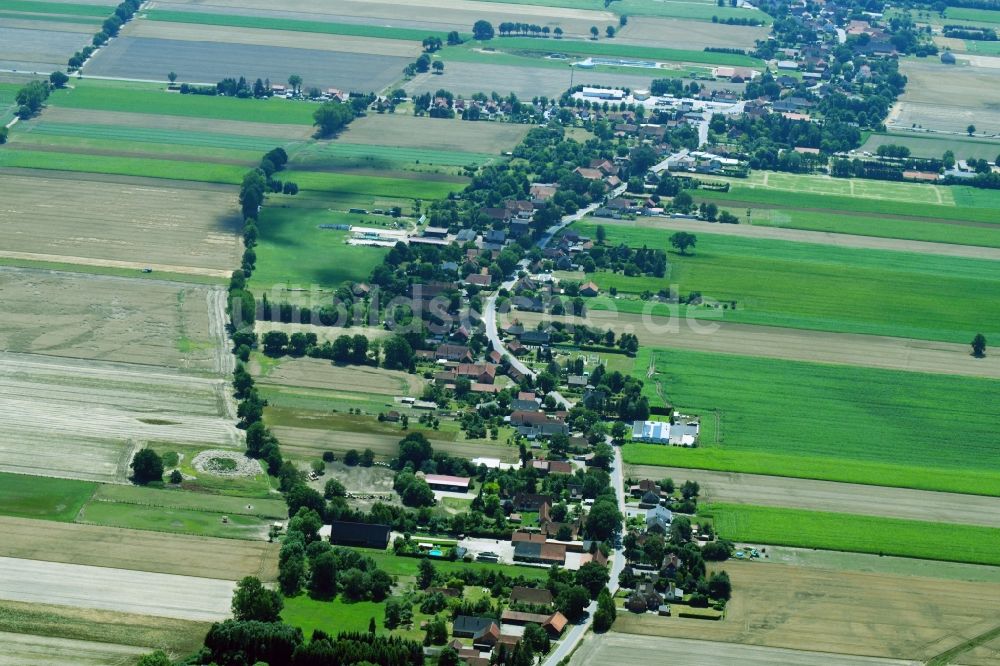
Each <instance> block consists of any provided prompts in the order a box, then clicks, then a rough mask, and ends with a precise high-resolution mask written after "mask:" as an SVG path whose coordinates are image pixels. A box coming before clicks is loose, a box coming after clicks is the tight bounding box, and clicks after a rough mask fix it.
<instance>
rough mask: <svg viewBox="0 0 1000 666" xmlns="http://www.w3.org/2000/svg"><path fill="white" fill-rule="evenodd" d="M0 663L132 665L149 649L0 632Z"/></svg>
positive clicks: (22, 665)
mask: <svg viewBox="0 0 1000 666" xmlns="http://www.w3.org/2000/svg"><path fill="white" fill-rule="evenodd" d="M0 644H2V645H3V654H2V655H0V666H7V665H8V664H9V665H10V666H15V665H16V666H109V665H110V666H117V665H119V664H121V665H123V666H124V665H125V664H132V663H135V660H136V659H137V658H138V657H140V656H141V655H143V654H145V653H147V652H150V651H151V650H152V649H151V648H149V649H147V648H141V647H134V646H131V645H115V644H113V643H97V642H94V641H78V640H72V639H68V638H51V637H49V636H33V635H31V634H9V633H6V632H0Z"/></svg>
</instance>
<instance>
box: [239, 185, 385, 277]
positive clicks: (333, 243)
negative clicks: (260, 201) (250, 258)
mask: <svg viewBox="0 0 1000 666" xmlns="http://www.w3.org/2000/svg"><path fill="white" fill-rule="evenodd" d="M324 175H327V176H329V175H331V174H324ZM286 179H287V180H295V181H297V182H299V184H300V186H301V184H302V180H301V176H300V174H296V175H295V176H291V177H286ZM363 180H364V178H363V177H352V180H351V182H352V184H356V185H359V186H363V183H359V182H357V181H363ZM373 180H378V179H373ZM362 189H363V187H362ZM379 189H381V188H379ZM390 193H391V190H390ZM260 222H261V223H260V225H258V226H259V229H260V237H259V240H258V244H257V247H256V248H255V250H256V252H257V269H256V270H255V271H254V274H253V277H252V278H251V286H252V287H253V288H254V289H267V288H270V287H271V286H273V285H277V284H285V285H289V286H293V285H294V286H297V287H302V288H308V287H310V286H312V285H319V286H321V287H326V288H330V287H339V286H340V285H341V283H343V282H344V281H346V280H356V281H362V280H365V279H367V278H368V276H369V275H370V274H371V271H372V269H374V268H375V266H377V265H378V264H379V263H381V262H382V258H383V257H384V256H385V255H386V253H387V252H388V249H387V248H379V247H366V246H352V245H347V244H346V243H345V241H346V239H347V238H348V236H349V235H350V234H349V232H346V231H337V230H334V229H320V228H319V225H321V224H362V223H363V216H358V215H348V214H346V213H336V212H333V211H330V210H328V209H319V208H315V209H307V208H301V207H294V206H289V207H287V208H286V207H282V206H280V205H274V204H273V203H272V204H269V205H267V206H265V208H264V210H263V211H262V212H261V216H260Z"/></svg>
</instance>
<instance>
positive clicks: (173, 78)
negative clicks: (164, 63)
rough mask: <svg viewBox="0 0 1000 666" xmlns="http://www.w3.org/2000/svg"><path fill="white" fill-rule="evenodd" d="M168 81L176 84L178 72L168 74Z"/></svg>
mask: <svg viewBox="0 0 1000 666" xmlns="http://www.w3.org/2000/svg"><path fill="white" fill-rule="evenodd" d="M167 80H168V81H170V82H171V83H173V82H175V81H176V80H177V72H170V73H169V74H167Z"/></svg>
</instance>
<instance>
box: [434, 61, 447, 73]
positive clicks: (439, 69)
mask: <svg viewBox="0 0 1000 666" xmlns="http://www.w3.org/2000/svg"><path fill="white" fill-rule="evenodd" d="M431 67H433V68H434V73H435V74H444V63H443V62H441V61H440V60H435V61H434V64H432V65H431Z"/></svg>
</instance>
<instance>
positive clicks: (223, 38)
mask: <svg viewBox="0 0 1000 666" xmlns="http://www.w3.org/2000/svg"><path fill="white" fill-rule="evenodd" d="M122 33H123V34H125V35H128V36H130V37H152V38H155V39H175V40H180V41H191V42H219V43H223V44H250V45H253V46H278V47H287V48H296V49H311V50H315V51H346V52H349V53H371V54H373V55H387V56H403V57H409V58H414V59H416V57H417V56H419V55H420V50H421V48H420V45H419V44H417V43H416V42H408V41H403V40H399V39H371V38H369V37H353V36H348V35H326V34H320V33H310V32H294V31H291V30H262V29H260V28H235V27H231V26H216V25H198V24H196V23H169V22H165V21H132V22H131V23H129V24H128V27H127V28H126V29H125V30H123V31H122Z"/></svg>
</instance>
